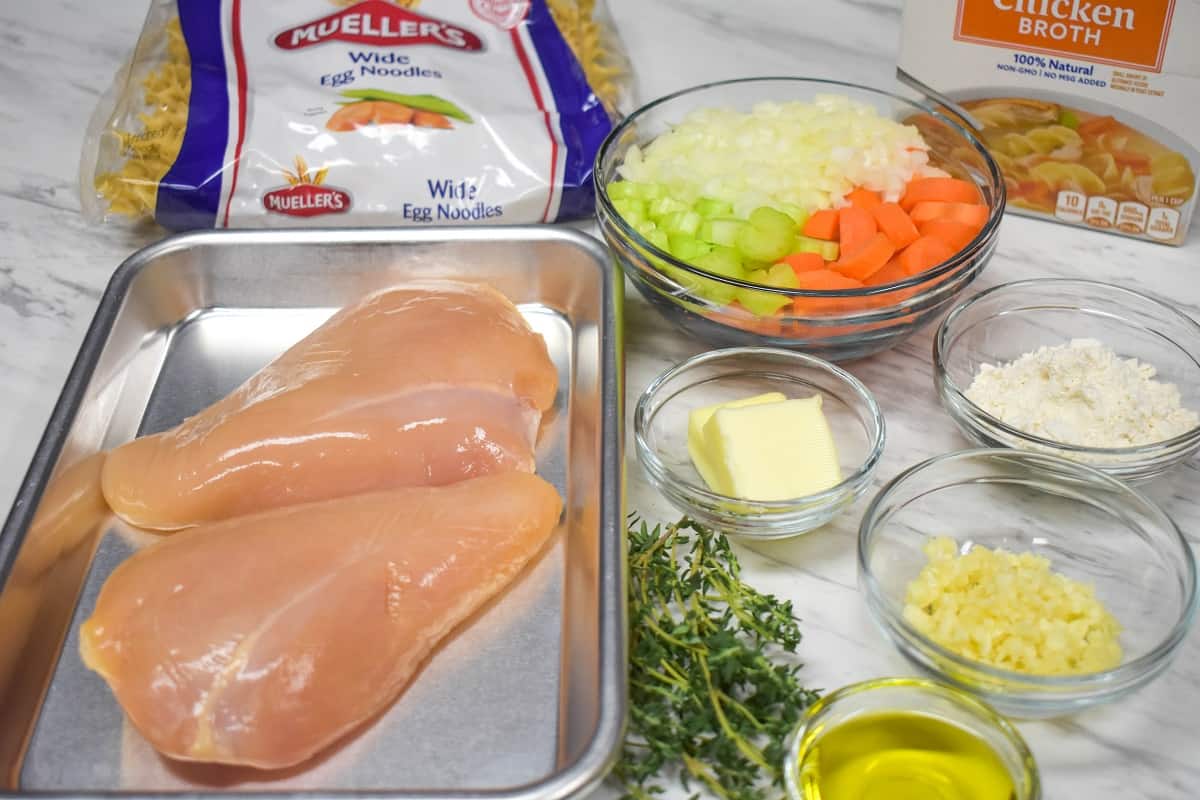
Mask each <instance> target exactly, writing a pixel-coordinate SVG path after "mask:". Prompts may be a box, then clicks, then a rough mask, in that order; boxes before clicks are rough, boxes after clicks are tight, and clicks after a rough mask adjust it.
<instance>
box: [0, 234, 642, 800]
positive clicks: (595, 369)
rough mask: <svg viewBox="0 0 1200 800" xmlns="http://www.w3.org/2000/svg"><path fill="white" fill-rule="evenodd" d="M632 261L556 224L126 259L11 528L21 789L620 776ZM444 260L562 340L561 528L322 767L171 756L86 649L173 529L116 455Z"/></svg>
mask: <svg viewBox="0 0 1200 800" xmlns="http://www.w3.org/2000/svg"><path fill="white" fill-rule="evenodd" d="M616 275H617V273H616V272H615V271H614V270H613V269H612V268H611V266H610V265H609V264H608V260H607V256H606V254H605V251H604V249H603V247H601V246H600V244H599V243H598V242H596V241H595V240H594V239H592V238H590V237H588V236H584V235H582V234H578V233H575V232H573V231H566V230H557V229H547V228H507V229H490V230H453V231H449V230H424V231H395V232H392V231H361V230H360V231H333V232H330V231H320V232H317V231H311V232H310V231H299V232H284V231H280V232H274V231H271V232H259V231H255V232H240V231H239V232H209V233H198V234H188V235H183V236H177V237H174V238H170V239H167V240H164V241H163V242H161V243H159V244H157V245H154V246H152V247H149V248H147V249H145V250H143V251H141V252H139V253H137V254H135V255H134V256H132V257H131V258H130V259H129V260H128V261H126V262H125V263H124V264H123V265H122V266H121V267H120V268H119V269H118V270H117V272H116V274H115V275H114V277H113V279H112V281H111V283H110V285H109V287H108V289H107V291H106V293H105V295H104V297H103V298H102V300H101V302H100V307H99V310H98V311H97V314H96V317H95V320H94V321H93V323H92V326H91V329H90V330H89V332H88V334H87V337H86V339H85V341H84V344H83V346H82V348H81V350H80V353H79V356H78V358H77V360H76V362H75V365H74V368H73V369H72V371H71V373H70V376H69V378H68V380H67V384H66V387H65V388H64V391H63V394H62V397H61V398H60V400H59V403H58V405H57V407H56V408H55V410H54V413H53V416H52V418H51V421H50V423H49V426H48V428H47V431H46V434H45V436H44V438H43V440H42V442H41V444H40V446H39V448H38V450H37V453H36V455H35V457H34V460H33V463H32V466H31V467H30V470H29V473H28V476H27V479H26V481H25V483H24V485H23V487H22V489H21V491H20V493H19V495H18V498H17V500H16V503H15V505H14V507H13V510H12V512H11V514H10V516H9V518H8V521H7V523H6V524H5V527H4V530H3V533H2V534H0V587H3V591H2V592H0V777H2V778H3V781H4V782H3V785H2V788H0V796H23V795H28V794H38V795H45V796H49V797H55V796H61V797H66V796H70V797H81V796H99V795H101V794H104V795H106V796H108V795H110V794H111V793H114V792H115V793H121V794H124V793H147V794H148V795H150V796H153V795H166V794H168V793H177V792H187V793H204V794H208V793H219V792H227V791H242V792H246V791H253V792H255V793H256V794H257V793H281V794H288V795H296V794H298V793H304V794H311V795H315V796H321V795H335V794H336V795H339V796H346V795H349V796H353V795H355V794H369V795H370V796H372V797H380V796H389V797H403V798H425V797H430V798H432V797H438V798H456V797H463V798H465V797H473V798H480V797H495V798H512V799H513V800H526V799H528V800H532V799H533V798H539V799H540V798H546V799H547V800H550V799H551V798H560V797H566V796H570V795H573V794H577V793H579V792H582V791H584V790H586V789H588V788H590V787H591V786H593V785H594V784H595V783H596V782H597V781H599V780H600V779H601V778H602V777H603V775H604V773H605V772H606V770H607V768H608V766H609V765H610V764H611V763H612V760H613V758H615V755H616V752H617V748H618V747H619V742H620V737H621V731H622V726H623V722H624V712H625V683H624V682H625V642H624V633H625V619H624V605H623V602H622V593H623V591H624V589H623V586H624V580H623V569H624V566H623V565H624V561H623V544H622V540H623V532H624V519H623V511H622V506H621V463H622V459H621V445H622V441H623V439H622V435H621V425H622V420H623V416H622V414H621V406H620V403H621V396H622V395H621V375H620V331H619V319H620V316H619V315H620V304H621V285H620V283H619V282H618V281H617V280H616V277H615V276H616ZM426 277H449V278H462V279H467V280H480V281H486V282H487V283H489V284H491V285H492V286H495V287H496V288H497V289H499V290H500V291H502V292H504V293H505V294H506V295H507V296H508V297H509V298H511V299H512V300H513V301H514V302H515V303H517V304H518V306H519V307H520V308H521V310H522V312H523V313H524V315H525V316H526V318H527V319H528V320H529V322H530V323H531V325H532V326H533V327H534V328H535V329H536V330H538V331H539V332H540V333H542V334H543V336H545V338H546V341H547V343H548V345H549V349H550V353H551V356H552V358H553V360H554V362H555V364H556V365H557V367H558V370H559V377H560V389H559V394H558V397H557V399H556V403H555V407H554V409H553V411H552V412H551V413H550V414H549V415H548V418H547V422H546V423H545V425H544V428H543V431H542V434H541V438H540V440H539V444H538V471H539V473H540V474H541V475H543V476H544V477H545V478H546V479H547V480H550V481H551V482H553V483H554V484H555V485H556V486H557V487H558V489H559V491H560V493H561V494H562V496H563V497H564V499H565V512H564V518H563V524H562V526H560V531H559V532H558V534H557V538H556V539H555V540H554V542H553V544H552V546H551V547H550V548H549V549H548V551H547V552H546V553H545V554H544V556H543V557H541V558H540V559H539V560H538V561H537V562H536V563H535V564H534V565H533V566H532V567H531V568H530V569H528V570H527V571H526V572H525V573H524V574H523V575H522V576H521V577H520V578H519V579H518V580H517V581H516V582H514V585H512V586H511V587H510V589H509V590H508V591H506V592H505V593H504V594H502V595H501V596H500V598H499V599H498V600H496V601H495V602H493V603H491V604H490V605H489V606H487V607H485V608H484V609H483V610H482V611H481V612H480V613H479V614H477V615H476V616H475V617H474V618H473V619H472V620H471V621H470V623H469V624H468V626H467V627H465V628H464V629H463V630H461V632H460V633H459V634H458V635H456V636H455V637H453V638H452V639H451V640H450V641H449V642H448V643H447V644H445V645H444V646H443V647H441V648H440V649H439V650H438V651H437V652H436V653H435V655H434V656H433V657H432V658H431V659H430V661H429V662H428V663H427V665H426V666H425V668H424V669H423V670H422V672H421V673H420V674H419V676H418V677H417V678H416V679H415V680H414V682H413V683H412V684H411V685H410V686H409V688H408V689H407V690H406V691H405V692H404V694H403V695H402V696H401V697H400V699H399V700H398V701H397V702H396V703H395V704H394V705H393V706H392V707H391V708H390V709H389V710H388V711H387V712H386V713H384V714H383V715H381V716H380V717H379V718H378V719H377V720H375V721H374V723H372V724H371V725H370V726H369V727H367V728H366V729H364V730H362V731H361V732H359V733H358V734H357V735H354V736H352V737H351V738H350V739H349V740H347V741H346V742H345V743H344V744H343V745H341V746H339V747H337V748H335V749H334V750H333V751H332V752H329V753H327V754H325V755H324V756H322V757H321V758H319V759H318V760H317V761H316V762H314V763H311V764H308V765H305V766H304V767H303V768H300V769H296V770H292V771H290V772H287V773H263V772H255V771H252V770H235V769H229V768H217V767H212V766H207V767H204V766H196V765H182V764H178V763H173V762H170V761H168V760H166V759H164V758H162V757H160V756H158V755H157V754H156V753H155V752H154V751H153V750H152V749H151V748H150V747H149V746H148V745H147V744H146V743H145V741H144V740H142V738H141V737H140V736H139V735H138V734H137V733H136V731H134V730H133V729H132V728H131V726H130V725H129V724H128V722H127V721H126V720H125V719H124V717H123V714H122V712H121V709H120V707H119V705H118V704H117V703H116V700H115V699H114V698H113V696H112V694H111V693H110V692H109V690H108V687H107V686H106V685H105V683H104V682H103V680H101V679H100V677H99V676H97V675H95V674H94V673H92V672H90V671H88V670H87V669H86V668H85V667H84V666H83V664H82V662H81V660H80V658H79V655H78V639H77V636H78V627H79V625H80V623H81V622H82V621H83V620H84V619H86V617H87V616H88V614H89V613H90V611H91V609H92V607H93V605H94V602H95V598H96V595H97V593H98V591H99V589H100V586H101V585H102V584H103V582H104V580H105V579H106V578H107V576H108V575H109V574H110V573H111V572H112V570H113V569H114V568H115V567H116V565H117V564H119V563H120V562H121V561H122V560H123V559H124V558H126V557H127V556H128V555H129V554H130V553H132V552H133V551H134V550H135V549H136V548H138V547H141V546H144V545H145V543H146V542H147V541H149V540H151V536H150V535H149V534H146V533H143V532H140V531H136V530H133V529H130V528H128V527H126V526H124V525H122V524H121V523H119V522H118V521H116V520H115V519H114V518H112V517H111V516H109V515H107V513H106V512H105V511H104V510H103V508H102V506H100V505H99V504H98V502H97V500H96V498H98V497H99V494H98V487H97V486H96V485H95V484H96V480H95V478H96V475H97V474H98V470H97V469H93V468H92V466H93V465H95V464H97V463H99V462H98V459H97V458H94V457H93V456H94V455H95V454H96V453H99V452H101V451H103V450H105V449H107V448H110V447H113V446H115V445H117V444H120V443H122V442H124V441H127V440H129V439H130V438H132V437H134V436H136V435H140V434H145V433H153V432H156V431H160V430H163V429H165V428H168V427H171V426H173V425H175V424H176V423H178V422H179V421H180V420H182V419H183V418H185V417H186V416H188V415H191V414H193V413H195V412H197V411H199V410H200V409H202V408H204V407H205V406H207V405H208V404H210V403H212V402H213V401H215V400H217V399H219V398H220V397H222V396H223V395H225V394H226V393H228V392H229V391H230V390H232V389H233V388H234V387H236V386H237V385H238V384H239V383H241V382H242V381H243V380H244V379H245V378H247V377H248V376H249V375H251V374H252V373H253V372H254V371H256V370H257V369H258V368H260V367H261V366H263V365H264V364H266V363H267V362H268V361H270V360H271V359H272V358H274V357H275V356H276V355H278V354H279V353H280V352H281V351H283V350H284V349H286V348H287V347H288V346H289V345H291V344H292V343H294V342H295V341H296V340H298V339H300V338H301V337H303V336H304V335H305V334H306V333H308V332H309V331H311V330H312V329H313V328H314V327H316V326H317V325H319V324H320V323H321V322H322V321H323V320H324V319H325V318H326V317H328V316H329V314H331V313H332V312H333V311H334V310H335V309H336V308H337V307H340V306H342V305H344V304H346V303H349V302H352V301H354V300H356V299H357V298H359V297H361V296H362V295H363V294H365V293H366V292H369V291H372V290H375V289H378V288H382V287H385V286H389V285H393V284H396V283H399V282H402V281H404V280H406V279H411V278H426ZM348 624H353V622H352V620H349V621H348Z"/></svg>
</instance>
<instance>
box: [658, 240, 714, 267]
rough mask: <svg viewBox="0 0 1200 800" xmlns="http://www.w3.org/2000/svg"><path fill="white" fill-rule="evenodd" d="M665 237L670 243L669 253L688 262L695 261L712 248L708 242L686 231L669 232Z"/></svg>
mask: <svg viewBox="0 0 1200 800" xmlns="http://www.w3.org/2000/svg"><path fill="white" fill-rule="evenodd" d="M667 238H668V240H669V242H670V244H671V255H673V256H675V257H676V258H678V259H679V260H680V261H686V262H688V263H689V264H691V263H695V261H696V259H698V258H699V257H700V256H702V255H704V254H705V253H708V252H711V251H712V249H713V245H711V244H709V243H708V242H702V241H700V240H699V239H697V238H695V237H693V236H688V235H687V234H686V233H671V234H668V236H667Z"/></svg>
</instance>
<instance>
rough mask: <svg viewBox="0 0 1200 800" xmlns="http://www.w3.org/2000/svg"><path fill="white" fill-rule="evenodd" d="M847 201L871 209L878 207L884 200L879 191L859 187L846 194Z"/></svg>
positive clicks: (867, 209) (866, 209) (864, 208)
mask: <svg viewBox="0 0 1200 800" xmlns="http://www.w3.org/2000/svg"><path fill="white" fill-rule="evenodd" d="M846 200H847V202H849V203H850V205H852V206H858V207H859V208H861V209H863V210H865V211H871V210H872V209H875V208H878V207H879V205H880V203H882V202H883V201H882V200H880V199H879V193H878V192H872V191H871V190H870V189H863V188H862V187H859V188H857V189H855V190H854V191H853V192H851V193H850V194H848V195H846Z"/></svg>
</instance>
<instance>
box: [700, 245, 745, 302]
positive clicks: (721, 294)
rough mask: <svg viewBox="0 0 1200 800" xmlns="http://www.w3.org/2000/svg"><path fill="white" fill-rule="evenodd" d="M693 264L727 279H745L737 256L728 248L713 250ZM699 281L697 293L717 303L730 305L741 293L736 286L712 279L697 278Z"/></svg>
mask: <svg viewBox="0 0 1200 800" xmlns="http://www.w3.org/2000/svg"><path fill="white" fill-rule="evenodd" d="M692 263H694V264H695V265H696V266H697V267H699V268H700V269H702V270H706V271H708V272H712V273H714V274H717V275H723V276H725V277H727V278H738V279H742V278H744V277H745V273H744V272H743V271H742V264H741V262H740V261H739V260H738V257H737V254H736V253H734V252H733V251H732V250H730V249H729V248H727V247H716V248H713V250H711V251H710V252H708V253H705V254H704V255H702V256H700V257H699V258H697V259H696V260H695V261H694V262H692ZM697 280H698V281H699V284H698V285H697V286H696V291H697V292H698V293H699V294H700V295H702V296H704V297H705V298H707V299H709V300H712V301H713V302H715V303H728V302H729V301H731V300H733V298H734V297H736V296H737V293H738V292H739V291H740V290H739V289H738V287H736V286H730V285H729V284H726V283H721V282H719V281H714V280H712V279H711V278H699V277H697Z"/></svg>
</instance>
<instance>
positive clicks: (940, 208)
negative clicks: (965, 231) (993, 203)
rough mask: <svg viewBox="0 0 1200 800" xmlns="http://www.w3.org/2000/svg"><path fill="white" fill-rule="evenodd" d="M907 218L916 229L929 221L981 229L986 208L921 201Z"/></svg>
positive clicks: (969, 204)
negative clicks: (939, 220) (955, 223)
mask: <svg viewBox="0 0 1200 800" xmlns="http://www.w3.org/2000/svg"><path fill="white" fill-rule="evenodd" d="M909 216H910V217H912V221H913V222H914V223H915V224H916V225H917V226H918V227H919V226H920V225H921V224H922V223H924V222H929V221H930V220H931V219H949V220H953V221H954V222H961V223H963V224H965V225H974V226H975V227H977V228H982V227H983V225H984V223H985V222H987V218H988V208H987V206H985V205H982V204H980V203H942V202H939V201H936V200H923V201H921V202H920V203H917V204H916V205H915V206H913V207H912V210H911V211H910V212H909Z"/></svg>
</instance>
